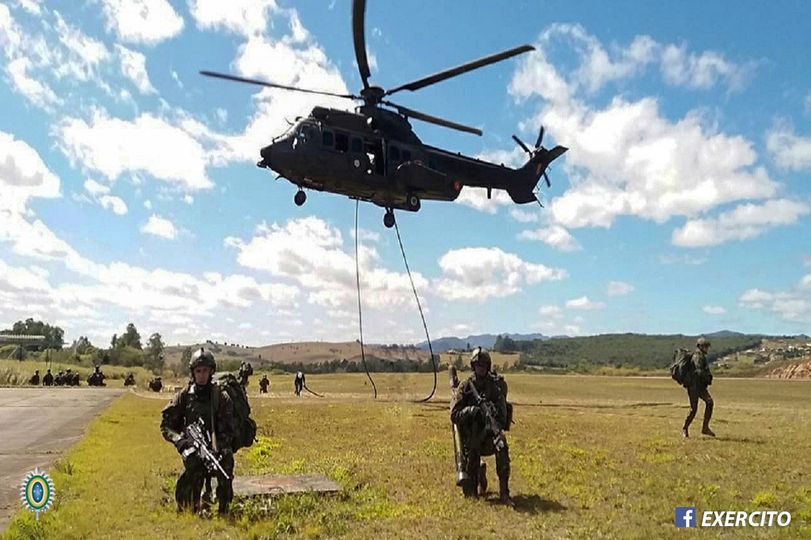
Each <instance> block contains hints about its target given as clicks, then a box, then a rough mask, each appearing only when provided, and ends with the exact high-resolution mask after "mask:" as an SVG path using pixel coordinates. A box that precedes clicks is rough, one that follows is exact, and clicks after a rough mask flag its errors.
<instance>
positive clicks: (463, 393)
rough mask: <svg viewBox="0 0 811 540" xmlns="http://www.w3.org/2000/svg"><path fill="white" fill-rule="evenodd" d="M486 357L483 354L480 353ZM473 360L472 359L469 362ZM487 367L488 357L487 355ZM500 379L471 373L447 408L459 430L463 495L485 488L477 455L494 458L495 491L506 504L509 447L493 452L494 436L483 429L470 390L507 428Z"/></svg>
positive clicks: (482, 413)
mask: <svg viewBox="0 0 811 540" xmlns="http://www.w3.org/2000/svg"><path fill="white" fill-rule="evenodd" d="M480 354H487V353H480ZM475 361H476V360H475V359H474V361H473V362H475ZM487 363H488V364H489V355H487ZM503 384H505V383H504V381H503V379H502V378H501V377H500V376H498V375H496V374H494V373H492V372H490V371H489V369H488V372H487V374H486V375H485V376H484V377H482V378H479V377H478V376H477V375H476V374H475V372H474V374H473V375H471V376H470V378H468V380H466V381H465V382H464V383H462V385H461V386H460V387H459V389H458V390H457V392H456V394H455V396H454V400H453V403H452V405H451V421H452V422H453V423H454V424H456V425H457V426H458V427H459V430H460V432H461V439H462V455H463V460H464V463H465V468H466V470H467V474H468V478H469V480H468V485H465V486H463V490H464V493H465V495H468V496H470V495H476V490H477V485H478V484H480V483H481V484H482V488H483V490H484V489H486V480H483V478H482V477H483V475H482V476H480V471H479V467H480V461H481V456H492V455H493V454H495V456H496V473H497V474H498V479H499V492H500V496H501V498H502V500H503V501H504V502H509V487H508V486H509V478H510V453H509V447H508V446H507V444H506V440H505V444H504V448H503V449H502V450H500V451H496V449H495V447H494V444H493V437H494V436H495V435H496V434H495V433H490V432H489V431H487V430H486V427H485V421H484V411H483V410H482V409H481V407H480V406H478V405H477V404H476V398H475V397H474V395H473V392H472V390H471V388H470V386H471V385H475V386H476V389H477V390H478V392H479V395H480V396H481V397H482V398H484V399H486V400H488V401H490V402H492V403H493V404H494V405H495V409H496V421H497V422H498V424H499V425H500V426H501V428H502V429H505V428H507V427H508V426H507V400H506V397H505V396H504V393H503V392H502V385H503Z"/></svg>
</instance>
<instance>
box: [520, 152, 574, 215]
mask: <svg viewBox="0 0 811 540" xmlns="http://www.w3.org/2000/svg"><path fill="white" fill-rule="evenodd" d="M567 150H568V148H566V147H565V146H556V147H554V148H553V149H551V150H547V149H546V148H543V147H540V148H538V149H537V150H535V151H534V152H532V157H530V159H529V161H527V163H526V165H524V166H523V167H521V168H520V169H518V171H517V172H518V179H517V181H516V182H515V183H514V184H513V185H511V186H510V187H508V188H507V193H508V194H509V195H510V198H511V199H512V200H513V202H514V203H517V204H523V203H529V202H532V201H535V200H537V197H536V196H535V186H537V185H538V182H539V181H540V179H541V177H542V176H543V177H544V179H545V180H546V185H547V186H549V185H550V183H549V178H548V177H547V176H546V168H547V167H549V164H550V163H552V162H553V161H554V160H556V159H557V158H559V157H560V156H562V155H563V154H564V153H565V152H566V151H567Z"/></svg>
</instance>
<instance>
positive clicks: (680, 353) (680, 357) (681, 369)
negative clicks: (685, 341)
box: [670, 349, 696, 387]
mask: <svg viewBox="0 0 811 540" xmlns="http://www.w3.org/2000/svg"><path fill="white" fill-rule="evenodd" d="M695 373H696V366H695V364H694V363H693V353H691V352H690V351H688V350H687V349H676V352H675V353H674V354H673V363H672V364H670V376H671V377H672V378H673V380H674V381H676V382H677V383H679V384H680V385H682V386H684V387H687V386H690V385H691V384H692V383H693V379H694V378H695Z"/></svg>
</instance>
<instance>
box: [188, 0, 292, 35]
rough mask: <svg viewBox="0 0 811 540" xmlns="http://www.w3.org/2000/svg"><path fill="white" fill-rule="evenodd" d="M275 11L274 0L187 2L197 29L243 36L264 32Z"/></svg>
mask: <svg viewBox="0 0 811 540" xmlns="http://www.w3.org/2000/svg"><path fill="white" fill-rule="evenodd" d="M276 10H278V7H277V6H276V2H275V0H231V1H230V2H222V1H220V0H189V12H190V13H191V16H192V17H194V20H195V22H196V23H197V26H198V28H202V29H217V28H218V29H223V30H227V31H230V32H233V33H235V34H242V35H245V36H251V35H255V34H261V33H263V32H265V30H266V29H267V27H268V22H269V19H268V16H269V15H270V14H271V13H273V12H274V11H276ZM296 19H298V17H296ZM291 24H292V22H291ZM298 26H299V27H300V26H301V24H300V23H299V25H298ZM295 34H296V33H295V32H294V35H295ZM299 35H300V34H299Z"/></svg>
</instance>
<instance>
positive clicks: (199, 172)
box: [56, 111, 213, 190]
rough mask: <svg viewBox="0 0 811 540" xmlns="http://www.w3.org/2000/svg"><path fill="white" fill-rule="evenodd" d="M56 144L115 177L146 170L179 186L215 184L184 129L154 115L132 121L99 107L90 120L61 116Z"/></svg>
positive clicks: (199, 147) (81, 161)
mask: <svg viewBox="0 0 811 540" xmlns="http://www.w3.org/2000/svg"><path fill="white" fill-rule="evenodd" d="M56 135H57V138H58V143H59V146H60V148H61V149H62V151H63V152H64V153H65V155H66V156H68V158H69V159H70V161H71V164H72V165H75V164H76V163H77V162H78V163H79V164H81V165H82V166H84V167H86V168H88V169H91V170H94V171H98V172H100V173H102V174H104V175H105V176H106V177H107V178H108V179H109V180H116V179H117V178H118V177H119V176H120V175H121V174H123V173H124V172H126V171H129V172H133V173H137V172H145V173H148V174H151V175H152V176H154V177H155V178H157V179H159V180H163V181H166V182H171V183H174V184H176V185H177V186H178V187H179V188H180V189H185V190H199V189H207V188H210V187H212V186H213V184H212V182H211V180H209V178H208V176H207V174H206V170H205V166H206V162H207V159H208V156H207V153H206V150H205V149H204V148H203V146H202V145H201V144H200V143H199V142H198V141H197V140H196V139H195V138H194V137H193V136H192V135H191V134H189V132H187V131H185V130H184V129H182V128H179V127H177V126H174V125H172V124H170V123H168V122H167V121H166V120H164V119H162V118H157V117H155V116H153V115H152V114H149V113H146V114H142V115H141V116H139V117H138V118H136V119H135V120H134V121H126V120H121V119H118V118H109V117H108V116H107V115H106V114H105V113H103V112H99V111H97V112H96V113H95V114H94V115H93V118H92V119H91V120H90V122H89V123H88V122H85V121H84V120H82V119H79V118H65V119H64V120H62V121H61V122H60V123H59V125H58V126H57V128H56Z"/></svg>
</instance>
